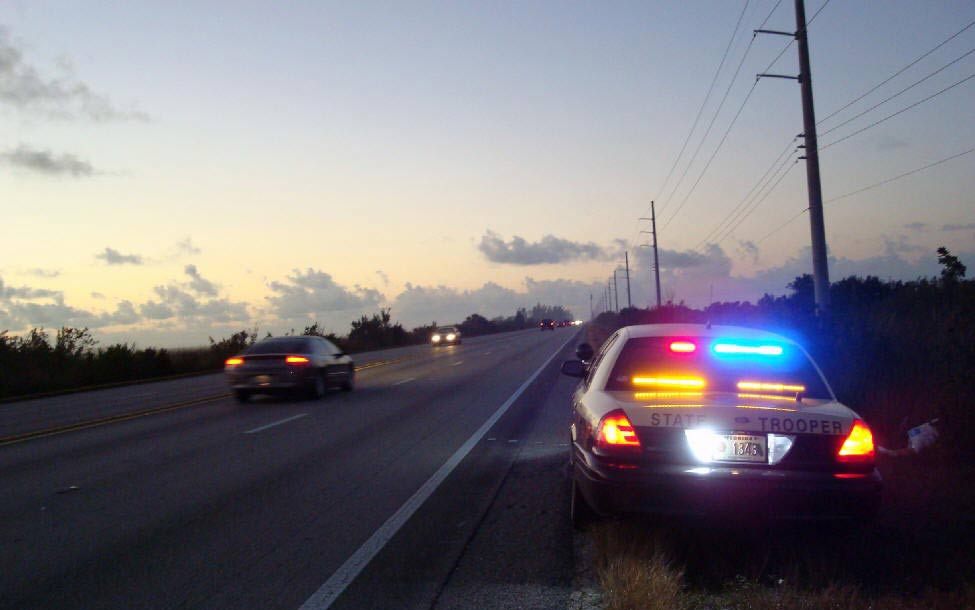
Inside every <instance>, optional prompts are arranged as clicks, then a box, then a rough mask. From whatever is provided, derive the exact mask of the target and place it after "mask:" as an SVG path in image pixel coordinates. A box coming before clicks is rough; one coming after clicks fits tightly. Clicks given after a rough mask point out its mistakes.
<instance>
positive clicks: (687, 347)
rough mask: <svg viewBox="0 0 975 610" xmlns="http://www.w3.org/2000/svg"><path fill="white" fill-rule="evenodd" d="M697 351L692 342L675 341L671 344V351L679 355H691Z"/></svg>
mask: <svg viewBox="0 0 975 610" xmlns="http://www.w3.org/2000/svg"><path fill="white" fill-rule="evenodd" d="M696 349H697V346H696V345H694V344H693V343H691V342H690V341H674V342H673V343H671V344H670V351H672V352H677V353H678V354H690V353H693V352H694V351H695V350H696Z"/></svg>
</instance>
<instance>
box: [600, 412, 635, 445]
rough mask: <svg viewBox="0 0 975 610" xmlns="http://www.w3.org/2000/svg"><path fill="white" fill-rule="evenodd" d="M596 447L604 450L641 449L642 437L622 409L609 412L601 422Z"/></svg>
mask: <svg viewBox="0 0 975 610" xmlns="http://www.w3.org/2000/svg"><path fill="white" fill-rule="evenodd" d="M596 448H597V449H602V450H604V451H620V450H622V451H627V452H630V451H636V452H639V451H640V439H639V438H637V436H636V430H634V429H633V424H631V423H630V420H629V418H628V417H627V416H626V413H624V412H623V411H622V410H619V409H618V410H616V411H611V412H610V413H607V414H606V415H605V416H604V417H603V419H602V420H601V421H600V422H599V431H598V432H597V433H596Z"/></svg>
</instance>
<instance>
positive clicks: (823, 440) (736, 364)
mask: <svg viewBox="0 0 975 610" xmlns="http://www.w3.org/2000/svg"><path fill="white" fill-rule="evenodd" d="M581 352H588V354H585V355H580V356H579V357H580V358H581V360H569V361H566V362H565V363H563V365H562V372H563V373H565V374H567V375H570V376H574V377H581V378H582V382H581V383H580V384H579V387H578V388H577V389H576V392H575V394H574V395H573V398H572V408H573V415H572V421H571V425H570V428H569V432H570V437H571V455H570V461H571V464H572V467H571V472H572V504H571V508H570V513H571V515H572V519H573V523H574V524H576V525H579V524H581V523H584V522H585V521H587V520H589V519H591V518H593V517H595V516H598V515H608V514H619V513H657V514H675V513H677V514H704V515H715V514H730V513H735V514H739V515H745V516H747V517H755V518H759V517H768V518H774V519H779V518H784V519H790V518H802V519H807V518H812V519H833V518H853V519H862V520H869V519H871V518H872V517H874V516H875V515H876V513H877V511H878V509H879V505H880V494H881V487H882V482H881V478H880V474H879V473H878V472H877V469H876V467H875V465H874V444H873V434H872V432H871V430H870V428H869V426H867V424H866V423H865V422H864V421H863V419H862V418H860V416H859V415H857V414H856V413H855V412H854V411H852V410H851V409H849V408H847V407H846V406H844V405H842V404H840V403H839V402H838V401H837V399H836V397H835V396H834V395H833V392H832V390H831V389H830V387H829V385H828V384H827V382H826V380H825V379H824V378H823V376H822V374H821V372H820V370H819V368H818V367H817V366H816V364H815V363H814V362H813V361H812V359H811V358H810V356H809V355H808V354H807V353H806V351H805V350H804V349H803V348H802V347H801V346H800V345H799V344H797V343H794V342H793V341H791V340H789V339H787V338H785V337H782V336H779V335H775V334H772V333H767V332H762V331H758V330H753V329H746V328H739V327H732V326H725V327H722V326H713V327H710V326H704V325H693V324H652V325H641V326H629V327H624V328H622V329H620V330H618V331H617V332H616V333H614V334H613V335H612V336H610V337H609V339H607V340H606V342H605V343H604V344H603V346H602V348H601V349H600V350H599V351H598V353H596V354H595V355H592V348H591V347H589V346H588V345H586V344H582V345H580V347H579V351H578V352H577V353H581ZM586 355H588V356H589V358H586ZM590 358H591V360H589V359H590ZM582 360H589V362H588V365H587V364H586V363H584V362H583V361H582Z"/></svg>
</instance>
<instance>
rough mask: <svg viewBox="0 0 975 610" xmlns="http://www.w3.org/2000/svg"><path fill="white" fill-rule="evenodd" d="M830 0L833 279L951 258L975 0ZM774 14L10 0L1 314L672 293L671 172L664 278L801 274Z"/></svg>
mask: <svg viewBox="0 0 975 610" xmlns="http://www.w3.org/2000/svg"><path fill="white" fill-rule="evenodd" d="M823 5H824V3H823V1H822V0H809V1H808V4H807V8H806V10H807V15H808V16H809V17H812V16H813V15H814V14H815V15H816V17H815V19H814V20H813V21H812V22H811V24H810V26H809V40H810V52H811V57H812V76H813V87H814V93H815V101H816V112H817V118H818V119H820V125H819V127H818V130H819V134H820V146H821V147H822V153H821V164H822V182H823V197H824V201H826V204H825V217H826V237H827V243H828V246H829V251H830V274H831V278H832V279H833V280H837V279H840V278H842V277H846V276H849V275H861V276H862V275H868V274H870V275H876V276H879V277H881V278H885V279H886V278H895V279H914V278H917V277H919V276H931V275H936V274H937V272H938V265H937V258H936V253H935V250H936V249H937V247H938V246H942V245H944V246H947V247H948V248H949V249H950V250H951V251H952V253H954V254H956V255H958V256H959V257H960V258H961V260H962V262H964V263H965V264H967V265H968V266H969V269H970V271H972V272H975V195H973V193H975V171H973V170H975V152H972V149H973V148H975V120H973V117H975V113H973V108H975V78H972V79H970V80H965V79H967V78H969V77H971V76H973V75H975V52H973V50H975V26H973V25H972V22H973V21H975V5H973V4H972V3H971V2H970V1H967V0H965V1H962V0H959V1H947V0H946V1H938V0H932V1H930V2H917V1H916V0H906V1H895V0H886V1H884V2H863V1H860V0H832V1H830V2H827V3H826V5H825V7H824V6H823ZM821 7H823V8H822V12H818V11H819V9H820V8H821ZM766 18H768V20H767V22H766ZM763 22H765V26H764V27H765V28H767V29H774V30H788V31H793V30H794V29H795V17H794V13H793V2H792V1H791V0H786V1H785V2H781V3H779V4H777V3H776V2H775V0H750V1H748V2H746V1H745V0H740V1H733V0H720V1H705V0H681V1H663V0H660V1H652V2H650V1H647V2H613V3H582V2H554V1H553V2H531V3H508V2H458V3H449V2H436V3H433V2H431V3H427V2H396V3H372V2H348V3H326V2H306V3H279V2H191V3H167V2H142V1H130V2H124V3H117V2H111V3H110V2H98V1H89V2H67V1H63V2H46V1H43V0H40V1H30V2H27V1H23V0H22V1H8V2H3V3H2V4H0V210H2V217H3V238H2V239H0V330H4V329H8V330H9V331H10V332H11V333H13V334H19V333H21V332H23V331H24V330H25V329H28V328H30V327H34V326H43V327H46V328H49V329H53V328H56V327H59V326H62V325H69V326H88V327H90V328H92V329H93V332H94V334H95V336H96V338H99V339H100V340H102V341H103V343H104V342H110V341H130V342H136V343H138V344H139V345H141V346H145V345H157V346H165V347H172V346H182V345H186V346H189V345H199V344H203V343H205V342H206V339H207V337H208V336H214V337H219V336H226V335H227V334H229V333H230V332H233V331H235V330H239V329H241V328H253V327H255V326H257V327H259V328H260V329H261V331H262V332H263V331H265V330H267V331H271V332H272V333H275V334H277V333H280V332H283V331H285V330H287V329H289V328H298V329H300V328H303V327H304V326H306V325H308V324H310V323H312V322H314V321H318V322H321V323H323V324H325V325H326V327H327V328H328V329H329V330H333V331H335V332H337V333H339V334H344V333H345V332H347V330H348V326H349V322H350V321H351V320H353V319H355V318H357V317H358V316H360V315H362V314H371V313H373V312H375V311H377V310H378V309H379V308H380V307H390V308H392V314H393V318H394V319H396V320H398V321H401V322H402V323H403V324H404V326H406V327H407V328H410V327H412V326H416V325H419V324H423V323H429V322H431V321H434V320H436V321H438V322H440V323H450V322H458V321H461V320H462V319H463V318H464V317H465V316H467V315H468V314H470V313H474V312H479V313H481V314H483V315H486V316H488V317H493V316H497V315H511V314H513V313H514V311H515V309H516V308H517V307H531V306H532V305H533V304H535V303H537V302H541V303H545V304H551V305H564V306H567V307H569V308H570V309H571V310H572V311H573V312H574V313H575V315H576V317H578V318H588V316H589V295H590V294H593V295H594V300H595V302H596V306H597V307H599V306H600V304H601V303H600V302H601V301H602V299H603V294H604V292H605V286H606V282H607V279H608V278H609V277H610V276H611V275H612V274H613V269H614V267H616V266H617V265H619V264H622V262H623V256H624V254H623V253H624V252H628V253H629V256H630V264H631V285H632V299H633V301H634V304H636V305H643V306H645V305H646V304H647V303H648V302H649V301H650V300H651V299H652V298H653V292H652V287H651V283H650V281H649V280H650V264H649V259H648V252H649V249H648V248H646V247H640V246H641V244H645V243H646V237H647V236H646V234H644V233H641V231H643V230H646V229H647V228H648V227H647V223H645V222H641V221H639V220H638V219H639V218H640V217H645V216H648V215H649V214H648V213H649V203H650V201H651V200H652V199H653V200H655V201H656V203H657V211H658V230H659V244H660V248H661V251H660V257H661V279H662V283H663V293H664V298H665V299H673V300H675V301H680V300H683V301H685V302H687V303H688V304H690V305H695V306H700V305H706V304H707V302H708V301H709V299H711V298H712V294H713V298H714V300H726V301H727V300H756V299H757V298H759V297H761V295H762V294H763V293H766V292H769V293H773V294H783V293H785V292H787V289H786V284H788V283H789V282H790V281H792V279H793V278H795V277H796V276H797V275H800V274H802V273H809V272H811V261H810V254H809V226H808V217H807V215H806V214H804V213H803V210H804V209H805V208H806V206H807V205H808V203H807V200H806V183H805V180H806V176H805V165H804V163H802V162H799V163H796V162H794V160H795V158H796V156H797V155H798V154H801V152H798V153H797V152H795V145H797V144H799V143H800V142H799V141H798V140H797V141H795V142H792V143H790V142H791V141H792V140H793V138H794V136H796V134H799V133H800V132H801V131H802V114H801V106H800V96H799V86H798V85H797V84H796V82H795V81H792V80H785V79H762V80H759V81H758V82H757V84H756V79H755V75H756V74H757V73H759V72H763V71H768V72H772V73H777V74H785V75H795V74H796V73H797V59H796V52H795V46H794V45H792V46H791V47H790V48H788V49H787V50H786V51H785V52H784V53H783V54H782V55H781V56H779V59H778V60H777V61H775V62H774V63H773V59H775V58H776V56H778V55H779V53H780V51H782V50H783V48H784V47H785V46H786V45H787V44H788V43H789V39H788V38H786V37H781V36H773V35H759V36H758V37H755V38H754V39H753V35H752V30H754V29H756V28H758V27H759V26H760V25H761V24H762V23H763ZM736 24H737V28H736ZM966 26H970V27H968V28H967V29H964V28H965V27H966ZM959 31H960V32H961V33H958V32H959ZM733 33H734V34H735V35H734V37H733V36H732V35H733ZM956 33H958V35H957V36H956V37H955V38H953V39H951V40H949V41H948V42H945V44H943V45H942V46H940V47H938V45H939V44H941V43H942V42H944V41H946V40H947V39H948V38H949V37H951V36H952V35H953V34H956ZM729 42H730V45H729ZM935 47H938V48H937V49H936V50H934V51H933V52H931V53H930V54H929V55H927V56H926V57H924V58H923V59H921V60H920V61H918V62H917V63H916V64H914V65H913V66H911V67H910V68H908V69H906V70H904V71H903V72H902V73H901V74H899V75H897V76H896V77H894V78H892V79H890V81H889V82H887V83H884V84H883V85H881V86H880V87H878V88H877V89H876V90H874V91H872V92H871V93H869V94H868V95H866V96H864V97H863V99H861V100H859V101H857V102H856V103H854V104H852V105H849V106H848V107H845V106H846V105H847V104H848V103H849V102H851V101H854V100H856V99H857V98H858V97H859V96H861V95H862V94H864V93H866V92H868V91H870V90H871V89H872V88H874V87H875V86H876V85H878V84H880V83H882V82H883V81H884V80H885V79H888V77H891V76H892V75H894V74H895V73H897V72H898V71H900V70H901V69H903V68H905V67H906V66H908V65H909V64H911V62H913V61H914V60H916V59H918V58H919V57H921V56H922V55H924V54H925V53H928V52H929V51H931V50H932V49H935ZM726 49H728V53H727V57H726V58H725V60H724V62H723V63H721V62H722V57H723V55H724V53H725V50H726ZM719 63H721V70H720V71H719V72H717V74H718V76H717V79H716V80H714V85H713V87H712V86H711V85H712V79H713V78H714V76H715V74H716V71H718V67H719ZM770 64H771V66H770ZM919 81H920V82H919ZM915 83H917V84H915ZM912 85H913V86H912ZM902 91H903V92H902ZM895 94H896V95H895ZM886 98H891V99H889V100H888V101H885V100H886ZM926 98H930V99H926ZM705 100H706V103H704V105H703V111H702V112H700V116H699V117H698V114H699V109H701V108H702V102H705ZM915 103H917V105H916V106H915V107H910V106H911V105H912V104H915ZM844 107H845V108H844ZM836 110H841V111H840V112H838V113H836V114H835V115H834V114H833V113H834V111H836ZM901 111H902V112H901ZM831 115H832V116H831ZM858 115H861V116H858ZM892 115H893V116H892ZM886 117H890V118H886ZM847 121H849V122H847ZM878 121H879V123H877V122H878ZM844 123H845V124H844ZM874 123H877V124H876V125H872V124H874ZM692 126H695V129H694V130H693V131H691V129H692ZM861 129H863V131H862V132H861V133H856V132H858V131H859V130H861ZM689 134H690V135H689ZM847 136H849V137H848V138H847ZM685 142H686V145H685ZM682 150H683V154H682V155H681V156H680V157H678V155H679V153H681V151H682ZM783 152H785V154H784V155H783V156H781V157H780V156H779V155H780V153H783ZM952 157H954V158H952ZM777 159H781V161H779V162H778V163H773V161H776V160H777ZM942 161H943V162H942ZM929 166H930V167H929ZM921 168H925V169H921ZM918 169H920V171H918V172H916V173H910V174H909V175H905V174H908V173H909V172H912V171H913V170H918ZM767 170H772V171H770V172H769V173H766V171H767ZM763 176H764V177H765V179H764V180H763V179H762V178H763ZM899 176H902V177H899ZM898 177H899V178H898ZM894 178H896V179H895V180H892V181H890V182H888V183H885V184H879V185H878V183H882V182H884V181H887V180H890V179H894ZM873 185H877V186H875V187H874V186H873ZM755 187H758V188H755ZM867 187H871V188H867ZM865 188H867V190H863V191H862V192H858V191H860V190H861V189H865ZM739 204H743V206H744V207H743V208H741V209H742V212H748V213H747V215H739V216H732V217H731V218H730V220H733V221H734V222H733V229H732V225H728V224H722V222H723V221H724V220H725V219H726V217H728V215H729V213H731V212H732V211H733V210H735V209H736V206H739ZM753 206H754V207H753ZM735 219H738V220H741V222H740V223H738V222H737V220H735ZM790 220H791V222H788V221H790ZM786 223H788V224H786ZM726 228H727V229H729V230H726ZM620 277H621V279H622V273H621V274H620ZM621 300H622V301H623V302H624V304H625V301H626V296H625V293H623V291H622V290H621Z"/></svg>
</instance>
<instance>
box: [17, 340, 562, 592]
mask: <svg viewBox="0 0 975 610" xmlns="http://www.w3.org/2000/svg"><path fill="white" fill-rule="evenodd" d="M577 330H578V329H574V328H573V329H559V330H557V331H555V332H539V331H524V332H519V333H508V334H502V335H494V336H489V337H479V338H469V339H465V340H464V343H463V344H462V345H459V346H450V347H441V348H436V349H434V348H431V347H429V346H416V347H411V348H404V349H400V350H387V351H385V352H381V353H378V352H377V353H372V354H363V355H358V356H356V364H357V365H358V366H361V367H362V369H361V370H360V371H359V372H358V373H357V388H356V390H355V391H354V392H352V393H342V392H330V393H329V394H328V395H327V396H326V397H325V398H324V399H322V400H319V401H309V400H294V399H283V398H264V397H261V398H258V399H256V400H254V401H252V402H251V403H249V404H246V405H239V404H237V403H235V402H234V401H233V400H232V399H231V398H230V397H229V395H227V389H226V385H225V381H224V380H223V378H222V376H221V375H209V376H202V377H192V378H187V379H178V380H170V381H165V382H158V383H151V384H141V385H135V386H127V387H121V388H112V389H107V390H98V391H94V392H85V393H80V394H72V395H66V396H59V397H52V398H47V399H37V400H32V401H25V402H20V403H11V404H6V405H0V608H18V609H27V608H59V609H69V608H118V609H123V608H125V609H128V608H228V609H229V608H281V609H288V610H295V609H298V608H301V609H302V610H323V609H324V608H433V607H436V608H465V607H477V608H551V607H559V606H561V607H565V606H566V604H567V601H568V597H569V593H570V584H571V579H572V570H573V561H572V537H571V531H570V529H569V524H568V516H567V514H565V513H566V512H567V506H568V501H567V487H566V484H565V479H564V469H565V463H566V460H567V456H568V448H567V445H566V440H567V439H566V437H567V433H566V426H567V422H568V417H569V408H568V400H569V395H570V394H571V392H572V389H573V387H574V385H575V384H574V382H573V380H571V379H569V378H566V377H564V376H560V375H559V373H558V366H559V364H560V363H561V361H562V360H563V359H565V358H568V357H571V353H572V349H573V347H574V344H575V341H574V340H573V338H574V337H576V336H577V334H578V333H577ZM3 439H7V442H6V444H4V441H3Z"/></svg>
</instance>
